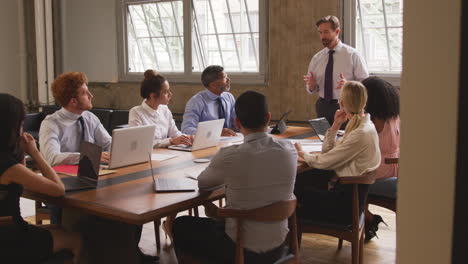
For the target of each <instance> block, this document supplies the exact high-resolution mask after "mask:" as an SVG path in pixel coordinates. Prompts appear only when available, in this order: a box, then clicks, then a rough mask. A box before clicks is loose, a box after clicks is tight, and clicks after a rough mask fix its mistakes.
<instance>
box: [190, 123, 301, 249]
mask: <svg viewBox="0 0 468 264" xmlns="http://www.w3.org/2000/svg"><path fill="white" fill-rule="evenodd" d="M296 170H297V152H296V150H295V148H294V146H293V145H292V144H291V143H290V142H288V141H278V140H275V139H273V138H271V137H270V136H268V134H267V133H262V132H260V133H254V134H249V135H247V136H246V137H245V138H244V143H243V144H241V145H233V146H229V147H226V148H222V149H221V150H220V151H219V152H218V153H217V154H216V156H215V157H214V158H213V159H212V161H211V163H210V165H209V166H208V167H207V168H206V169H205V170H204V171H203V172H202V173H201V174H200V175H199V176H198V186H199V188H200V190H203V189H205V190H207V189H208V190H209V189H212V188H213V187H216V186H220V185H222V184H224V185H225V188H226V201H227V202H226V207H227V208H235V209H253V208H259V207H263V206H266V205H269V204H272V203H275V202H278V201H284V200H289V199H291V197H292V195H293V190H294V181H295V178H296ZM236 227H237V225H236V222H235V220H234V219H231V218H229V219H226V229H225V230H226V233H227V234H228V235H229V237H230V238H231V239H232V240H233V241H235V239H236V230H237V229H236ZM242 232H243V235H244V246H245V247H246V248H248V249H249V250H251V251H254V252H265V251H268V250H271V249H273V248H276V247H278V246H280V245H281V243H283V242H284V240H285V238H286V235H287V233H288V222H287V220H284V221H279V222H270V223H261V222H254V221H244V222H243V224H242Z"/></svg>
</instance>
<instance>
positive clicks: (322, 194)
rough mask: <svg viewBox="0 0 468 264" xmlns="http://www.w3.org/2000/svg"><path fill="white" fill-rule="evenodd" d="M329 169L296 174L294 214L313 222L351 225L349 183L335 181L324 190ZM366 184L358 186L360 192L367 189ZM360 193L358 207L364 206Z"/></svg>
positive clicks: (350, 186) (351, 192)
mask: <svg viewBox="0 0 468 264" xmlns="http://www.w3.org/2000/svg"><path fill="white" fill-rule="evenodd" d="M333 175H334V173H333V171H324V170H318V169H316V170H310V171H306V172H304V173H302V174H299V175H297V177H296V184H295V187H294V194H295V195H296V197H297V201H298V208H297V216H298V218H301V219H307V220H312V221H317V222H327V223H335V224H351V222H352V197H353V196H352V195H353V188H352V187H353V186H352V185H341V184H337V185H335V186H334V187H333V188H331V189H330V190H328V182H329V180H330V179H331V178H332V176H333ZM367 188H368V186H367V185H362V186H359V192H360V194H361V193H362V194H363V193H365V192H367ZM361 196H362V195H360V198H362V199H360V208H361V211H362V210H363V209H364V204H365V199H364V197H361Z"/></svg>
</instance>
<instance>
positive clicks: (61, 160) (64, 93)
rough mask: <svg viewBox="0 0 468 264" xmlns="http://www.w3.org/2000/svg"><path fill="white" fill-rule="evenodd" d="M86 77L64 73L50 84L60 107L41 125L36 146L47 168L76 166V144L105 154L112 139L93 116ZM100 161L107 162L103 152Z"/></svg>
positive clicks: (77, 149)
mask: <svg viewBox="0 0 468 264" xmlns="http://www.w3.org/2000/svg"><path fill="white" fill-rule="evenodd" d="M87 84H88V78H87V77H86V75H85V74H84V73H82V72H66V73H63V74H61V75H60V76H58V77H57V78H56V79H55V80H54V82H53V83H52V93H53V95H54V98H55V101H56V102H57V103H58V104H59V105H60V106H62V108H61V109H60V110H58V111H57V112H55V113H53V114H51V115H48V116H47V117H46V118H45V119H44V121H42V123H41V128H40V130H39V145H40V147H41V152H42V154H43V155H44V158H45V159H46V160H47V162H49V164H50V165H51V166H57V165H61V164H77V163H78V161H79V159H80V153H79V149H80V144H81V142H82V141H88V142H91V143H94V144H97V145H100V146H101V147H102V148H103V150H104V151H108V150H109V148H110V145H111V141H112V138H111V136H110V135H109V133H108V132H107V131H106V129H105V128H104V126H103V125H102V124H101V121H100V120H99V118H98V117H97V116H95V115H94V114H93V113H91V112H89V111H88V110H91V109H92V108H93V104H92V103H91V100H92V99H93V95H92V94H91V92H89V90H88V85H87ZM101 160H102V161H108V160H109V153H108V152H103V153H102V156H101Z"/></svg>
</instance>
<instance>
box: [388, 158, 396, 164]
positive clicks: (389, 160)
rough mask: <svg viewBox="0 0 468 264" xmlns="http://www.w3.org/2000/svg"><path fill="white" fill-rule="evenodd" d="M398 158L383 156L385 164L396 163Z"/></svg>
mask: <svg viewBox="0 0 468 264" xmlns="http://www.w3.org/2000/svg"><path fill="white" fill-rule="evenodd" d="M398 161H399V158H385V164H398Z"/></svg>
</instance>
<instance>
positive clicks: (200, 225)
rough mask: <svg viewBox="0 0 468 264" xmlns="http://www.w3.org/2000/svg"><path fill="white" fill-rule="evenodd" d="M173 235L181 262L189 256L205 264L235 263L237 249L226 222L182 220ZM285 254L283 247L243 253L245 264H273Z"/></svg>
mask: <svg viewBox="0 0 468 264" xmlns="http://www.w3.org/2000/svg"><path fill="white" fill-rule="evenodd" d="M172 232H173V234H174V249H175V252H176V255H177V257H178V259H180V258H183V257H184V256H190V257H191V258H195V259H197V260H198V261H201V262H202V263H209V264H211V263H212V264H215V263H216V264H220V263H223V264H230V263H234V259H235V248H236V247H235V243H234V242H233V241H232V240H231V238H230V237H229V236H228V235H227V234H226V232H225V231H224V221H217V220H213V219H211V218H202V217H192V216H181V217H178V218H176V220H175V221H174V225H173V228H172ZM283 252H284V246H283V245H281V246H279V247H278V248H276V249H273V250H271V251H268V252H265V253H256V252H252V251H249V250H245V249H244V261H245V263H252V264H267V263H268V264H271V263H274V262H275V261H276V260H278V259H279V258H281V257H282V254H283Z"/></svg>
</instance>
